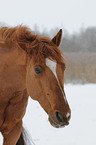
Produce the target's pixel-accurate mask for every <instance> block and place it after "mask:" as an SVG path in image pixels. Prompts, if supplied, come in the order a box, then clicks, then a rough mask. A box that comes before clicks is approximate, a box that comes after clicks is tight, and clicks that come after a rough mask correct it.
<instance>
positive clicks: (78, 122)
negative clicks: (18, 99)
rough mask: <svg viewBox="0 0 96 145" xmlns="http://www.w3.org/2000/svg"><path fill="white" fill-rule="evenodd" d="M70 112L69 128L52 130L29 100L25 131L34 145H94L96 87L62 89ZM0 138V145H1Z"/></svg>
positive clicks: (35, 104) (78, 86) (36, 106)
mask: <svg viewBox="0 0 96 145" xmlns="http://www.w3.org/2000/svg"><path fill="white" fill-rule="evenodd" d="M65 92H66V96H67V100H68V102H69V105H70V107H71V110H72V117H71V121H70V125H69V126H67V127H65V128H62V129H56V128H53V127H52V126H51V125H50V123H49V122H48V116H47V114H46V113H45V112H44V110H43V109H42V108H41V106H40V105H39V103H38V102H36V101H33V100H31V99H29V103H28V107H27V112H26V115H25V117H24V119H23V122H24V127H25V128H27V130H28V131H29V133H30V135H31V138H32V140H33V142H34V144H35V145H96V85H93V84H90V85H70V84H68V85H65ZM2 140H3V139H2V136H1V134H0V145H2Z"/></svg>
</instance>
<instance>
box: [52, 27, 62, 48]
mask: <svg viewBox="0 0 96 145" xmlns="http://www.w3.org/2000/svg"><path fill="white" fill-rule="evenodd" d="M61 38H62V29H60V30H59V32H58V33H57V35H56V36H55V37H54V38H53V39H52V42H53V43H54V44H56V45H57V46H58V47H59V45H60V43H61Z"/></svg>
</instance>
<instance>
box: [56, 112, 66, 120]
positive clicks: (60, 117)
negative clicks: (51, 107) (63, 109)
mask: <svg viewBox="0 0 96 145" xmlns="http://www.w3.org/2000/svg"><path fill="white" fill-rule="evenodd" d="M55 115H56V118H57V120H58V121H59V122H64V120H63V118H62V116H61V114H60V113H59V112H55Z"/></svg>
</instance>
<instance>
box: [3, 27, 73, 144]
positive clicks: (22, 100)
mask: <svg viewBox="0 0 96 145" xmlns="http://www.w3.org/2000/svg"><path fill="white" fill-rule="evenodd" d="M61 37H62V30H61V29H60V31H59V32H58V33H57V35H56V36H55V37H54V38H53V39H50V38H47V37H41V36H39V35H35V34H33V33H32V32H31V31H30V30H29V29H28V28H26V27H23V26H18V27H14V28H8V27H2V28H0V132H1V133H2V135H3V145H24V142H23V136H22V118H23V116H24V114H25V110H26V106H27V101H28V97H29V96H30V97H31V98H32V99H34V100H37V101H38V102H39V103H40V105H41V106H42V107H43V109H44V110H45V111H46V112H47V114H48V115H49V121H50V123H51V125H52V126H54V127H57V128H60V127H64V126H66V125H68V124H69V120H70V116H71V111H70V108H69V105H68V102H67V99H66V95H65V92H64V70H65V62H64V58H63V53H62V52H61V51H60V49H59V45H60V42H61Z"/></svg>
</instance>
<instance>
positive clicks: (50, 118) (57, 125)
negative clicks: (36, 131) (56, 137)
mask: <svg viewBox="0 0 96 145" xmlns="http://www.w3.org/2000/svg"><path fill="white" fill-rule="evenodd" d="M49 122H50V124H51V125H52V126H53V127H55V128H63V127H65V125H64V124H58V123H56V122H55V121H54V120H53V118H52V116H51V114H49Z"/></svg>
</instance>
